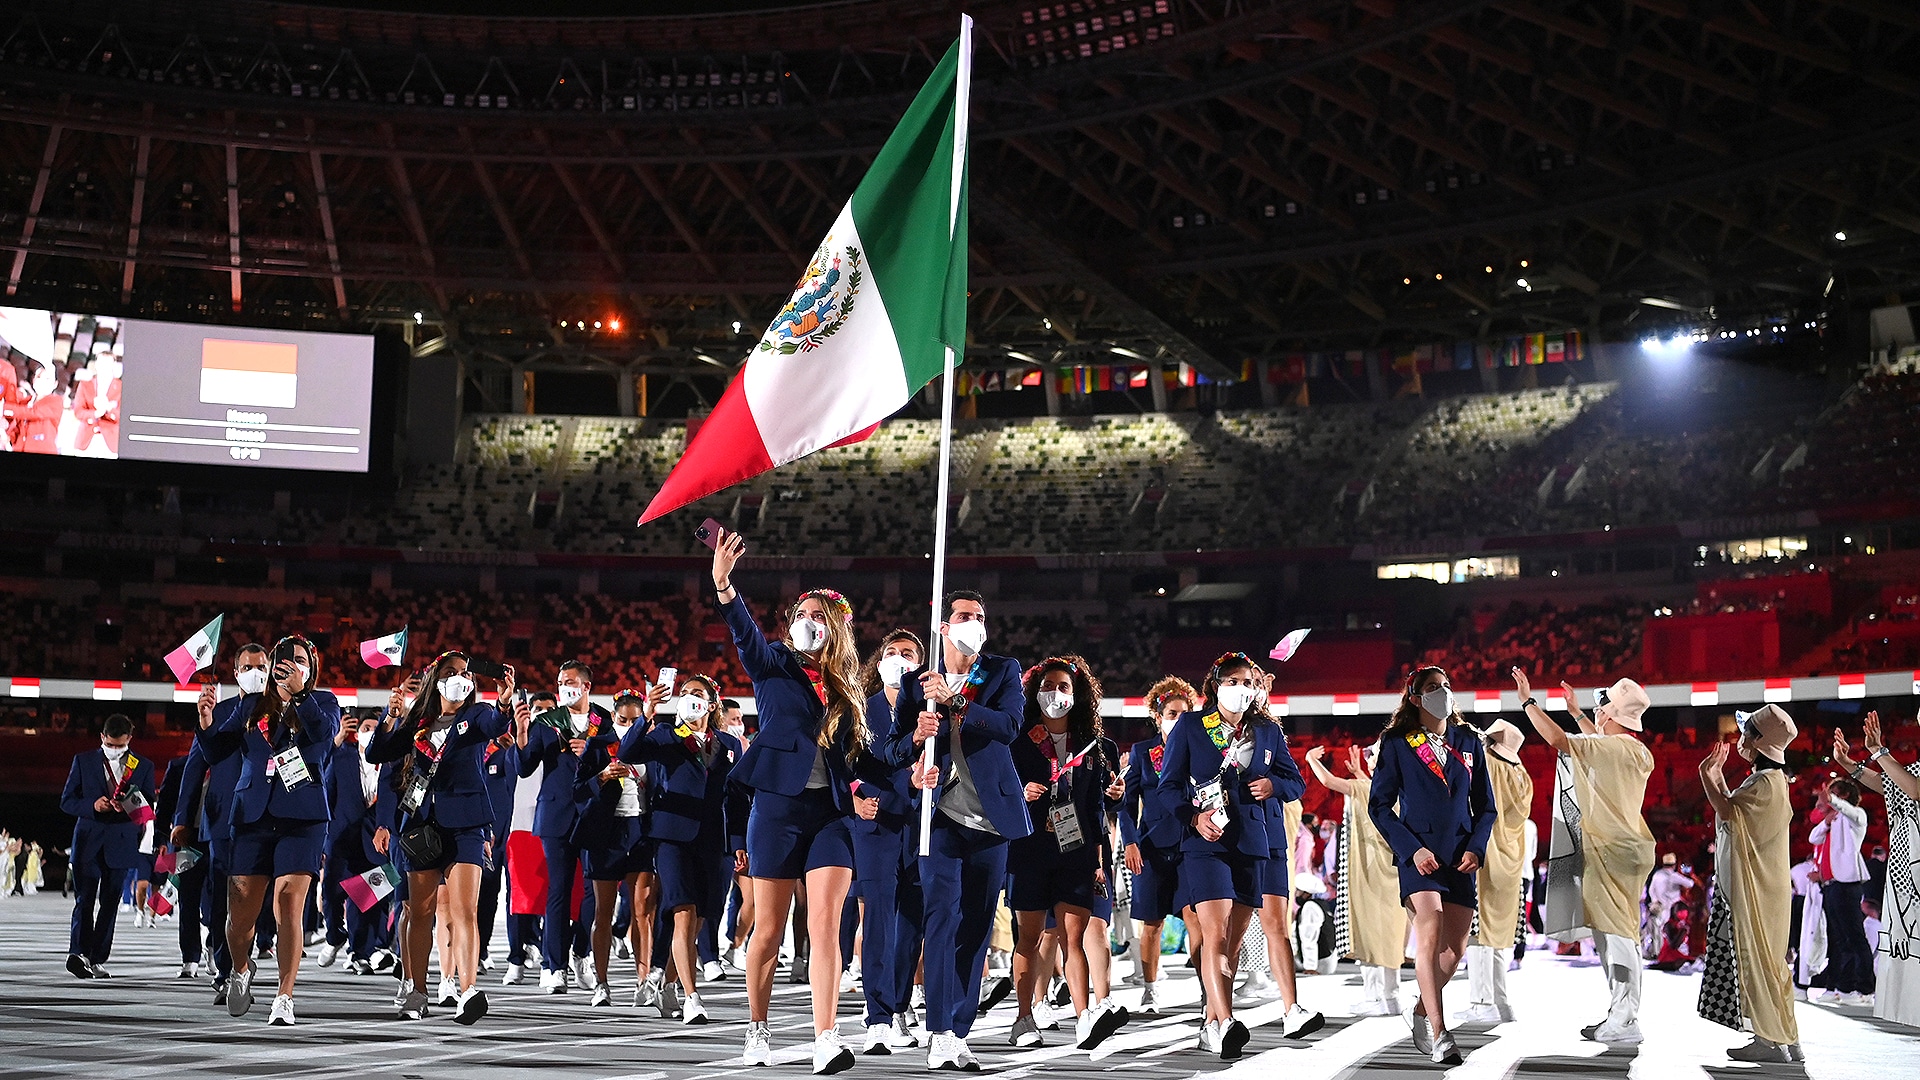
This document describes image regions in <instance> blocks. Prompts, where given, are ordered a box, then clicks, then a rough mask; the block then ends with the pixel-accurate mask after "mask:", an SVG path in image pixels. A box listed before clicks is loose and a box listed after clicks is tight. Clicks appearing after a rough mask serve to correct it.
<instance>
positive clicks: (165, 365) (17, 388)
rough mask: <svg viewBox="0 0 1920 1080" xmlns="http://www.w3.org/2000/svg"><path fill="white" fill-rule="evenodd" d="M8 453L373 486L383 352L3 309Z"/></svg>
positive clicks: (334, 341)
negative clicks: (260, 469) (316, 476)
mask: <svg viewBox="0 0 1920 1080" xmlns="http://www.w3.org/2000/svg"><path fill="white" fill-rule="evenodd" d="M0 343H3V344H4V346H5V348H6V354H5V359H4V361H0V411H3V412H4V416H5V421H6V430H5V442H6V447H5V448H6V449H8V450H12V451H15V452H20V453H30V454H59V455H64V456H69V457H96V458H125V459H127V460H131V461H177V462H189V463H194V464H205V465H255V466H265V467H271V468H277V469H324V470H329V471H334V472H365V471H366V470H367V449H368V446H369V442H370V439H369V434H368V430H367V426H368V418H369V416H370V414H371V411H372V406H373V338H371V337H368V336H364V335H358V334H318V333H308V332H304V331H292V330H257V329H251V328H247V327H235V326H202V325H194V324H189V323H172V322H155V321H152V320H147V319H119V318H113V317H110V316H101V315H78V314H74V313H71V312H57V311H43V310H39V309H36V308H7V307H0Z"/></svg>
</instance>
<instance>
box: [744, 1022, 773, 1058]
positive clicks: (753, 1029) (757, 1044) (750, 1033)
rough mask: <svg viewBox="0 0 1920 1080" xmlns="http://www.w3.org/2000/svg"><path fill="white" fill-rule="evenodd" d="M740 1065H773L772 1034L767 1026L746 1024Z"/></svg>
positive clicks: (752, 1023)
mask: <svg viewBox="0 0 1920 1080" xmlns="http://www.w3.org/2000/svg"><path fill="white" fill-rule="evenodd" d="M740 1063H741V1064H742V1065H771V1064H773V1032H772V1031H770V1030H768V1028H767V1025H765V1024H761V1023H755V1022H753V1021H748V1022H747V1045H746V1049H744V1050H742V1051H741V1053H740Z"/></svg>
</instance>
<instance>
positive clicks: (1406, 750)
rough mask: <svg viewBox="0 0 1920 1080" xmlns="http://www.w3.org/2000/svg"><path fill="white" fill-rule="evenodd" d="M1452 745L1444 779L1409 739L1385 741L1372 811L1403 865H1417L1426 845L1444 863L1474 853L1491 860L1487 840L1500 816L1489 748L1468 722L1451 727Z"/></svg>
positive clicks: (1449, 740) (1369, 810)
mask: <svg viewBox="0 0 1920 1080" xmlns="http://www.w3.org/2000/svg"><path fill="white" fill-rule="evenodd" d="M1447 748H1448V749H1449V750H1451V751H1452V753H1450V754H1448V755H1447V764H1446V769H1445V771H1446V774H1447V778H1446V781H1445V782H1444V783H1443V782H1442V781H1441V779H1440V778H1439V777H1437V776H1435V775H1434V774H1433V770H1432V769H1429V768H1428V767H1427V763H1426V762H1424V761H1422V760H1421V759H1420V754H1419V751H1417V750H1415V749H1414V748H1413V747H1411V746H1408V745H1407V740H1406V738H1405V737H1403V736H1387V737H1383V738H1381V740H1380V760H1379V761H1378V762H1376V763H1375V764H1374V767H1373V794H1372V796H1371V797H1370V798H1369V799H1368V800H1367V815H1368V816H1369V817H1371V818H1372V819H1373V824H1374V827H1375V828H1377V829H1379V830H1380V835H1382V836H1384V837H1386V840H1387V846H1389V847H1391V848H1393V856H1394V859H1395V861H1396V862H1398V863H1400V864H1401V865H1403V866H1410V865H1412V863H1413V854H1414V852H1416V851H1419V850H1420V849H1421V848H1426V849H1427V850H1428V851H1431V852H1433V857H1434V858H1436V859H1439V860H1440V865H1442V866H1449V867H1450V866H1454V865H1456V864H1457V863H1459V861H1460V856H1461V854H1462V853H1464V852H1468V851H1471V852H1473V854H1474V856H1475V857H1476V858H1478V859H1480V860H1481V861H1482V862H1485V861H1486V857H1487V838H1488V837H1489V836H1491V835H1492V834H1493V823H1494V819H1495V818H1496V817H1497V816H1498V810H1497V808H1496V807H1495V806H1494V802H1493V781H1492V780H1491V779H1490V778H1489V777H1488V775H1487V754H1486V748H1485V747H1483V746H1482V745H1481V743H1480V734H1479V733H1478V732H1476V731H1474V730H1473V729H1472V728H1470V727H1468V726H1466V725H1465V724H1448V725H1447Z"/></svg>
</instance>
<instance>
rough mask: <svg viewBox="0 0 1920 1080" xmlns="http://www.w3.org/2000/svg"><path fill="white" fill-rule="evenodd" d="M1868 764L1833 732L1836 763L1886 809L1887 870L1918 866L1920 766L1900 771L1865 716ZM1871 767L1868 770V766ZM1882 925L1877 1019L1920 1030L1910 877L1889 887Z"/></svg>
mask: <svg viewBox="0 0 1920 1080" xmlns="http://www.w3.org/2000/svg"><path fill="white" fill-rule="evenodd" d="M1864 740H1865V742H1866V754H1867V760H1866V762H1865V763H1856V762H1855V761H1854V760H1853V757H1852V755H1851V754H1850V753H1849V752H1848V749H1847V736H1846V733H1845V732H1843V731H1841V730H1840V729H1838V728H1836V729H1834V733H1833V760H1834V761H1835V762H1837V763H1838V764H1840V765H1841V766H1843V767H1845V768H1846V769H1847V771H1848V774H1849V775H1851V776H1852V777H1853V779H1854V782H1855V783H1857V784H1859V785H1860V786H1861V787H1864V788H1866V789H1867V790H1869V791H1878V792H1879V793H1880V795H1881V797H1882V798H1884V799H1885V800H1886V803H1887V850H1888V859H1887V865H1889V866H1912V865H1913V864H1914V863H1916V862H1920V765H1904V766H1903V765H1901V764H1900V759H1899V758H1896V757H1894V756H1893V751H1891V750H1889V749H1887V747H1886V744H1885V743H1884V742H1883V741H1882V740H1881V737H1880V714H1879V713H1877V712H1870V713H1868V714H1867V722H1866V731H1865V733H1864ZM1869 765H1870V766H1872V767H1871V768H1869V767H1868V766H1869ZM1880 912H1881V918H1882V920H1883V923H1882V929H1881V934H1880V941H1879V943H1878V948H1879V951H1880V952H1881V953H1883V954H1884V955H1885V956H1886V959H1885V960H1882V961H1880V962H1879V966H1880V970H1879V972H1878V982H1877V984H1876V987H1875V990H1876V993H1875V994H1874V997H1873V1015H1875V1016H1877V1017H1879V1018H1881V1019H1883V1020H1892V1021H1894V1022H1896V1023H1901V1024H1906V1025H1908V1026H1909V1027H1915V1026H1920V887H1916V883H1915V882H1914V879H1913V877H1912V875H1907V876H1906V880H1905V882H1904V886H1903V883H1902V882H1901V881H1900V880H1899V879H1894V880H1892V881H1889V882H1888V883H1887V891H1886V893H1885V899H1884V901H1883V902H1882V903H1881V905H1880Z"/></svg>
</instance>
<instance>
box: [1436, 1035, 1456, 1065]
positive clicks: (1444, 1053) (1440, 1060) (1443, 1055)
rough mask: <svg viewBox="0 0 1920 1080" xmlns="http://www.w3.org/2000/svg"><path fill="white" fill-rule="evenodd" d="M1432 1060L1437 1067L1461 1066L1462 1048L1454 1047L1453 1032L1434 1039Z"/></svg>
mask: <svg viewBox="0 0 1920 1080" xmlns="http://www.w3.org/2000/svg"><path fill="white" fill-rule="evenodd" d="M1432 1059H1433V1063H1434V1064H1435V1065H1448V1066H1452V1065H1458V1064H1460V1048H1459V1047H1458V1046H1456V1045H1454V1041H1453V1032H1451V1031H1443V1032H1441V1033H1440V1034H1438V1035H1435V1036H1434V1037H1433V1054H1432Z"/></svg>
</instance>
